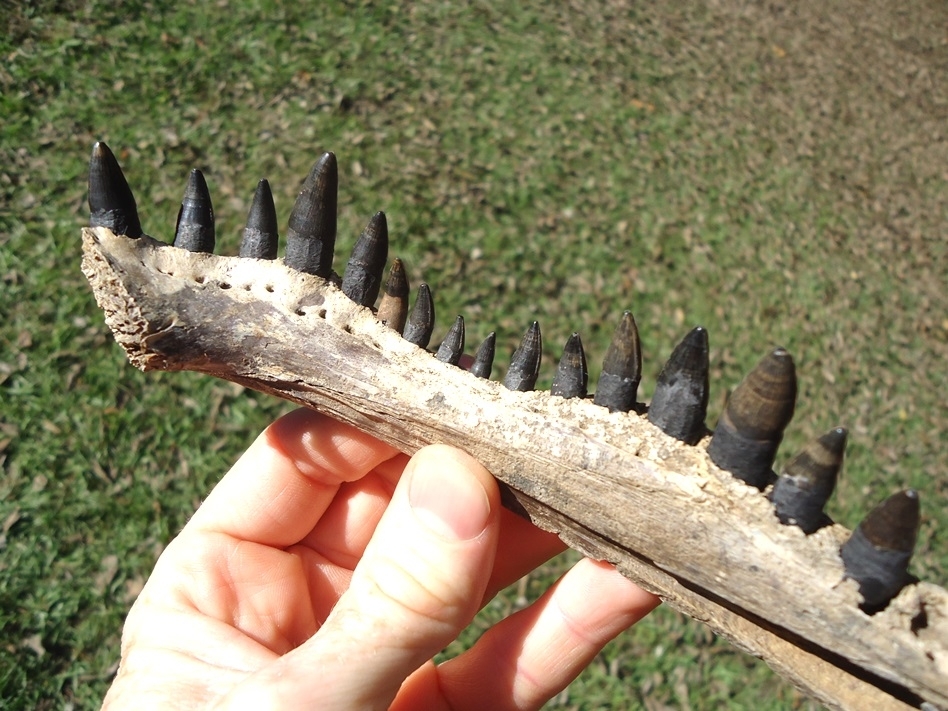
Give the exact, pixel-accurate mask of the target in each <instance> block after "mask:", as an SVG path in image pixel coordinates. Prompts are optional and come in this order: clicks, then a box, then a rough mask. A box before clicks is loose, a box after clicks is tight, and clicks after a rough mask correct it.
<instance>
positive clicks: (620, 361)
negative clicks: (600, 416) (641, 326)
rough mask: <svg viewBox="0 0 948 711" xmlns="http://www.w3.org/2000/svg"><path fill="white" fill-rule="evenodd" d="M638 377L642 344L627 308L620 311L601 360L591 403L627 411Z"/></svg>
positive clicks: (613, 410) (640, 372)
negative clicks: (600, 371)
mask: <svg viewBox="0 0 948 711" xmlns="http://www.w3.org/2000/svg"><path fill="white" fill-rule="evenodd" d="M641 380H642V346H641V343H640V341H639V331H638V327H636V325H635V319H634V318H633V317H632V312H631V311H626V312H625V313H623V314H622V318H621V319H620V321H619V325H618V326H617V327H616V330H615V334H614V335H613V337H612V342H611V343H610V344H609V350H608V351H606V357H605V358H604V359H603V361H602V374H601V375H600V376H599V382H598V383H597V384H596V394H595V396H594V397H593V402H594V403H595V404H596V405H600V406H602V407H608V408H609V410H610V412H628V411H629V410H631V409H633V408H634V407H635V398H636V394H637V393H638V389H639V383H640V382H641Z"/></svg>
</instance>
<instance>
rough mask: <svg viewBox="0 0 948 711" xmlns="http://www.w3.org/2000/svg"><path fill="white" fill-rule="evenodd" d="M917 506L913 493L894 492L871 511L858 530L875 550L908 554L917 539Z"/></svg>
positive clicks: (915, 493) (906, 490)
mask: <svg viewBox="0 0 948 711" xmlns="http://www.w3.org/2000/svg"><path fill="white" fill-rule="evenodd" d="M919 504H920V502H919V497H918V492H917V491H915V489H905V490H903V491H900V492H897V493H895V494H893V495H892V496H890V497H889V498H887V499H886V500H885V501H883V502H882V503H880V504H879V505H878V506H876V507H875V508H874V509H873V510H872V511H870V512H869V515H867V516H866V518H865V519H863V521H862V523H860V524H859V528H860V529H861V530H862V532H863V535H865V537H866V538H867V539H868V540H869V541H870V542H871V543H872V544H873V545H874V546H877V547H879V548H886V549H889V550H898V551H903V552H905V553H911V552H912V550H913V549H914V548H915V540H916V538H917V537H918V525H919V516H920V513H921V510H920V505H919Z"/></svg>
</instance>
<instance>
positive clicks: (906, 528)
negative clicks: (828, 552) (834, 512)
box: [840, 489, 919, 614]
mask: <svg viewBox="0 0 948 711" xmlns="http://www.w3.org/2000/svg"><path fill="white" fill-rule="evenodd" d="M918 524H919V502H918V493H916V492H915V490H913V489H907V490H905V491H900V492H899V493H897V494H893V495H892V496H890V497H889V498H888V499H886V500H885V501H883V502H882V503H881V504H879V505H878V506H876V507H875V508H874V509H873V510H872V511H870V512H869V515H868V516H866V518H865V519H864V520H863V522H862V523H860V524H859V526H857V527H856V530H855V531H853V535H852V536H850V537H849V540H848V541H846V543H844V544H843V547H842V548H841V549H840V556H841V557H842V559H843V564H844V565H845V567H846V577H847V578H852V579H853V580H855V581H856V582H857V583H859V592H860V593H861V594H862V598H863V604H862V605H860V607H861V608H862V609H863V610H864V611H865V612H868V613H870V614H872V613H873V612H877V611H879V610H881V609H883V608H884V607H885V606H886V605H888V603H889V600H891V599H892V598H893V597H895V596H896V595H897V594H898V592H899V590H901V589H902V588H903V587H905V585H907V584H908V583H909V582H911V580H912V579H911V576H910V575H909V574H908V564H909V560H911V558H912V551H913V550H914V549H915V540H916V539H917V538H918Z"/></svg>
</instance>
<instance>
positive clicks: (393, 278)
mask: <svg viewBox="0 0 948 711" xmlns="http://www.w3.org/2000/svg"><path fill="white" fill-rule="evenodd" d="M408 291H409V289H408V276H407V275H406V274H405V267H404V266H403V265H402V260H401V259H399V258H398V257H395V259H393V260H392V268H391V270H390V271H389V274H388V281H387V282H386V284H385V291H384V293H383V294H382V300H381V301H379V310H378V312H377V313H376V318H377V319H378V320H379V321H381V322H382V323H384V324H385V325H386V326H388V327H389V328H391V329H392V330H394V331H398V332H399V333H401V332H402V331H403V330H404V329H405V320H406V319H407V318H408Z"/></svg>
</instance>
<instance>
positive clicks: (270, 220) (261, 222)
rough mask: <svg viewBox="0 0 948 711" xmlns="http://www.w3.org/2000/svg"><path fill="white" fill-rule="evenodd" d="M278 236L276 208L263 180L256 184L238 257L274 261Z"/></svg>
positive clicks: (268, 185)
mask: <svg viewBox="0 0 948 711" xmlns="http://www.w3.org/2000/svg"><path fill="white" fill-rule="evenodd" d="M278 242H279V234H278V232H277V215H276V207H275V206H274V204H273V193H272V192H271V190H270V183H269V182H268V181H267V180H266V179H264V180H261V181H260V182H259V183H257V189H256V191H254V194H253V203H252V204H251V205H250V212H249V213H248V215H247V226H246V227H244V232H243V235H242V237H241V240H240V256H241V257H249V258H252V259H276V256H277V244H278Z"/></svg>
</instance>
